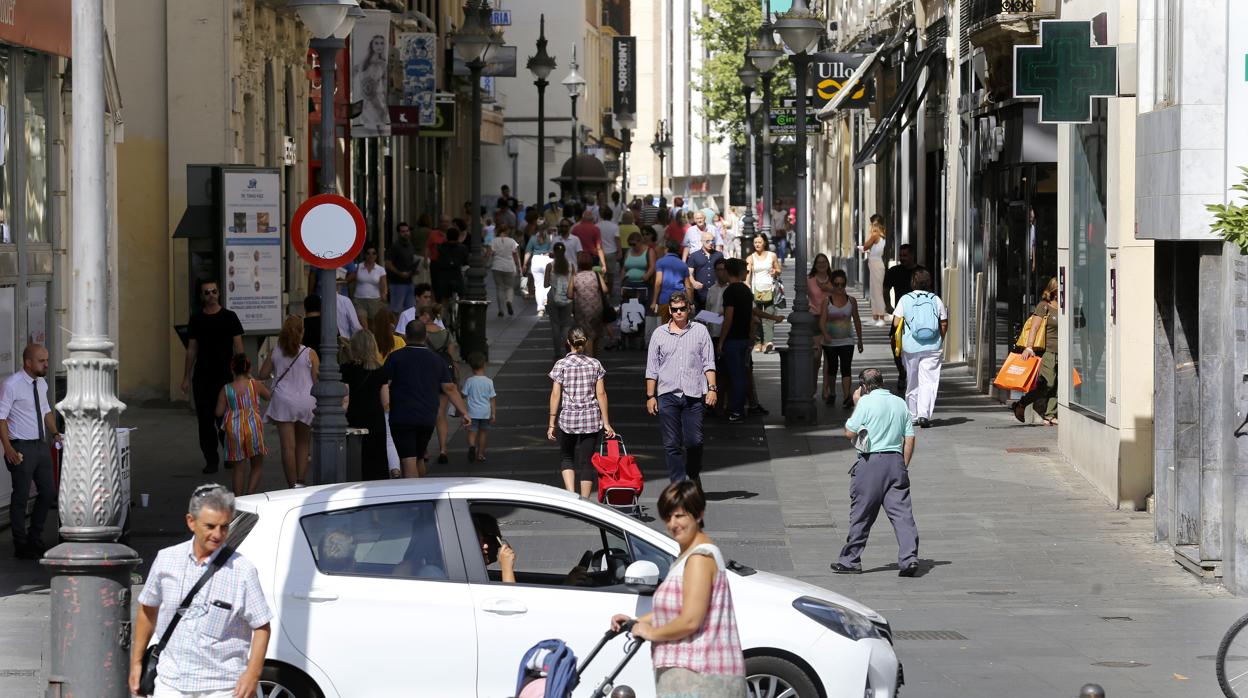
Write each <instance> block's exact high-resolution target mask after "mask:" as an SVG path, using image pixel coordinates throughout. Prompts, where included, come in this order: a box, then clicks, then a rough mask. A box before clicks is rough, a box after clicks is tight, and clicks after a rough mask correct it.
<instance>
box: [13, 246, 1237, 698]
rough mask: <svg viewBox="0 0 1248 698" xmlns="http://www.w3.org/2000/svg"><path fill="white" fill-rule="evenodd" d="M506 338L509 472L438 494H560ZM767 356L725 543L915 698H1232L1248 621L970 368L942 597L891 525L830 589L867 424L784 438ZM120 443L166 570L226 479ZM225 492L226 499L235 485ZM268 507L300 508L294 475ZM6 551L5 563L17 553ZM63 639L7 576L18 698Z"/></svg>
mask: <svg viewBox="0 0 1248 698" xmlns="http://www.w3.org/2000/svg"><path fill="white" fill-rule="evenodd" d="M791 273H792V272H791V267H790V268H789V269H786V274H791ZM790 288H792V286H791V284H790ZM490 320H491V323H490V324H491V329H490V335H491V359H492V360H493V362H494V363H493V364H492V366H491V372H492V373H494V374H495V381H496V386H497V388H498V393H499V399H498V404H499V418H498V424H497V426H496V428H495V429H493V430H492V431H491V432H490V447H489V460H488V462H487V463H485V464H472V465H471V466H469V465H468V464H467V463H466V462H465V458H466V442H465V440H464V435H463V433H461V432H458V431H456V433H455V434H454V435H453V437H452V440H451V447H450V455H451V463H450V465H448V466H441V467H439V466H434V474H437V475H462V474H472V475H487V476H495V477H510V478H517V479H523V480H529V481H535V482H544V483H547V484H552V485H557V484H558V483H559V475H558V472H557V467H558V453H557V451H556V449H555V447H554V445H553V444H550V443H549V442H547V441H546V440H545V434H544V432H545V428H544V425H545V423H546V421H545V420H546V409H547V407H546V401H547V397H548V395H549V379H547V378H546V373H547V372H548V370H549V368H550V351H551V350H550V347H551V340H550V330H549V325H548V324H547V323H546V322H545V321H541V320H538V319H536V318H535V317H533V306H532V304H531V302H529V301H527V300H526V301H524V302H522V303H518V304H517V316H516V317H514V318H504V319H501V320H499V319H498V318H495V317H491V318H490ZM784 327H785V326H784V325H781V326H780V330H781V331H780V332H778V335H779V337H778V339H777V344H781V343H782V342H783V341H784V339H783V338H784V337H785V334H786V333H785V332H784ZM867 343H868V347H867V351H866V353H865V354H862V355H858V356H857V357H856V358H855V366H856V367H861V366H865V365H876V366H879V367H881V368H883V369H885V371H886V377H887V379H888V381H889V383H888V384H889V385H891V381H892V380H893V375H892V362H891V360H889V359H888V357H887V353H886V352H887V349H886V346H885V343H884V330H883V329H879V330H877V329H875V328H868V330H867ZM753 356H754V358H755V362H756V363H755V372H756V377H757V382H758V384H759V387H760V395H761V397H762V401H763V403H764V404H765V405H767V406H768V407H769V408H770V409H771V415H770V416H768V417H766V418H760V417H753V418H750V419H749V420H747V421H746V422H745V423H743V424H738V425H729V424H727V423H726V422H723V421H719V420H713V419H708V421H707V437H706V444H707V449H706V470H705V473H704V476H703V481H704V484H705V486H706V489H707V491H708V495H709V498H710V500H711V503H710V507H709V511H708V517H707V524H708V528H709V530H710V532H711V534H712V535H713V536H714V537H715V538H716V539H717V540H718V541H719V542H720V543H721V544H722V545H723V547H724V549H725V550H726V552H727V553H728V554H729V555H730V556H731V557H735V558H737V559H739V560H741V561H742V562H745V563H747V564H750V565H753V566H756V567H759V568H763V569H768V570H771V571H775V572H779V573H782V574H787V575H791V576H795V577H798V578H801V579H803V580H806V581H810V582H812V583H815V584H819V585H821V586H825V587H827V588H830V589H835V590H837V591H840V592H843V593H845V594H847V595H849V596H851V597H853V598H856V599H859V600H861V601H863V602H864V603H867V604H869V605H871V606H873V607H874V608H876V609H878V610H879V611H880V612H882V613H884V614H885V615H886V616H887V617H888V618H889V620H890V621H891V622H892V624H893V626H894V628H895V629H896V630H897V631H898V635H899V639H898V643H897V649H898V654H899V655H900V656H901V658H902V661H903V662H904V664H905V668H906V677H907V686H906V688H905V690H904V691H903V694H904V695H913V696H924V697H928V698H954V697H957V698H967V697H979V696H983V697H985V698H988V697H993V698H996V697H1000V696H1011V697H1013V696H1019V697H1031V696H1037V697H1038V696H1067V695H1069V696H1074V695H1077V693H1078V690H1079V687H1080V686H1081V685H1082V684H1083V683H1085V682H1088V681H1096V682H1099V683H1101V684H1102V685H1104V686H1105V688H1106V690H1107V694H1108V695H1109V696H1111V698H1112V697H1116V696H1212V695H1217V687H1216V682H1215V680H1214V678H1213V661H1212V655H1213V654H1214V652H1215V651H1216V648H1217V642H1218V639H1219V638H1220V636H1221V634H1222V632H1223V631H1224V630H1225V628H1226V627H1227V626H1228V625H1229V624H1230V622H1231V620H1232V619H1233V618H1234V617H1236V616H1238V615H1239V614H1240V613H1242V612H1244V611H1245V610H1248V604H1246V603H1241V602H1240V601H1238V600H1236V599H1234V598H1233V597H1231V596H1230V595H1229V594H1227V593H1226V592H1225V591H1224V590H1222V589H1221V588H1220V587H1217V586H1213V585H1207V584H1202V583H1201V582H1200V581H1198V580H1196V579H1195V578H1193V577H1191V576H1189V575H1187V574H1186V573H1185V572H1183V571H1182V570H1180V569H1179V568H1178V567H1177V566H1176V565H1175V564H1174V563H1173V562H1172V560H1171V559H1170V556H1169V554H1168V552H1167V550H1166V549H1165V548H1164V547H1162V546H1159V545H1156V544H1154V543H1153V542H1152V540H1151V517H1150V516H1149V515H1147V514H1144V513H1137V512H1124V511H1115V510H1113V508H1112V507H1111V505H1110V504H1109V503H1108V502H1107V501H1106V500H1105V499H1104V498H1102V497H1101V496H1100V495H1099V494H1098V493H1096V492H1095V490H1093V489H1092V487H1091V485H1089V484H1088V483H1087V481H1085V480H1084V479H1083V478H1082V477H1081V476H1080V475H1079V474H1078V473H1076V472H1074V470H1073V469H1072V468H1071V467H1070V466H1069V465H1068V464H1067V463H1065V462H1064V461H1063V460H1062V459H1061V457H1060V455H1059V454H1058V453H1057V444H1056V433H1055V432H1054V431H1053V430H1051V429H1050V428H1046V427H1042V426H1023V425H1020V424H1018V423H1017V422H1015V421H1014V419H1013V417H1012V416H1011V415H1010V413H1009V412H1007V411H1006V410H1004V409H1003V408H1002V407H1001V406H1000V405H999V404H997V403H995V402H992V401H990V400H988V399H987V398H984V397H983V396H980V395H978V394H977V393H975V392H974V390H973V386H972V384H971V381H970V380H969V379H968V378H966V377H965V376H962V375H959V374H958V370H957V368H956V367H955V368H951V369H949V370H947V372H946V375H945V377H944V380H943V381H942V385H941V392H940V397H939V399H938V401H937V408H936V415H935V419H934V426H933V427H932V428H931V429H927V430H922V431H921V432H920V433H919V442H918V451H917V454H916V456H915V459H914V462H913V464H912V468H911V479H912V482H913V496H914V505H915V516H916V519H917V521H918V525H919V531H920V536H921V545H920V557H921V558H922V560H923V574H922V576H921V577H918V578H915V579H900V578H898V577H897V576H896V543H895V540H894V538H893V536H892V532H891V530H890V529H889V525H888V522H887V520H886V519H885V518H884V517H881V519H880V521H878V522H877V524H876V527H875V531H874V535H873V537H872V539H871V542H870V544H869V545H868V547H867V551H866V555H865V557H864V560H863V563H864V569H865V570H866V572H865V573H864V574H862V575H861V576H856V577H840V576H835V575H832V574H831V573H830V571H829V570H828V563H829V562H831V561H832V560H833V559H834V558H835V555H836V553H837V551H838V549H839V547H840V544H841V543H842V542H843V541H844V535H845V529H846V527H847V525H848V513H849V501H848V500H849V498H848V481H849V478H848V474H847V470H848V469H849V466H850V465H851V456H850V451H849V444H848V442H847V441H846V440H845V439H844V438H843V437H842V436H841V433H840V432H841V428H840V427H841V424H842V423H843V420H844V418H845V416H846V413H847V411H846V410H843V409H841V408H840V407H839V406H838V407H825V406H824V405H822V403H821V404H820V405H819V409H820V412H821V419H820V423H819V425H818V426H816V427H809V428H803V429H786V428H785V427H784V426H783V419H782V417H781V416H780V410H779V406H780V405H779V359H778V357H777V356H776V355H761V354H754V355H753ZM601 358H602V360H603V363H604V365H605V366H606V368H607V387H608V391H609V394H610V397H611V415H612V421H613V423H614V426H615V427H616V429H617V430H619V432H620V433H621V434H622V435H623V436H624V438H625V439H626V441H627V445H628V448H629V450H630V452H632V453H634V454H636V455H637V456H638V458H639V461H640V463H641V466H642V469H643V472H644V474H645V476H646V479H647V487H646V492H645V496H644V497H643V503H644V504H645V505H646V506H648V507H649V508H650V511H651V512H653V508H654V499H655V497H656V496H657V494H658V493H659V491H660V490H661V489H662V486H663V484H664V483H665V481H666V470H665V467H664V465H663V460H662V451H661V445H660V443H659V438H658V430H657V426H656V422H655V420H654V419H653V418H652V417H650V416H648V415H646V414H645V412H644V409H643V394H644V383H643V366H644V356H643V354H642V353H641V352H639V351H632V352H624V351H620V352H614V351H613V352H605V353H604V354H603V355H602V357H601ZM122 422H123V424H127V425H133V426H138V427H139V431H138V432H136V433H135V435H134V442H133V443H134V451H135V464H134V472H135V474H134V491H135V492H136V493H139V492H147V493H150V494H151V498H152V506H151V507H150V508H147V509H136V510H135V513H134V535H133V540H132V544H133V546H134V547H135V548H136V549H137V550H138V551H139V552H140V554H141V555H142V556H143V557H144V559H145V560H146V561H148V564H150V561H151V560H152V559H153V557H154V553H155V551H156V550H157V549H159V548H160V547H163V546H165V545H169V544H171V543H174V542H176V541H178V540H181V539H182V538H183V537H184V534H185V528H184V527H183V524H182V523H181V520H180V513H179V511H180V509H181V508H182V507H183V502H184V501H185V497H186V494H187V492H188V491H189V490H190V488H191V487H192V486H193V485H195V484H197V483H199V482H201V481H203V480H204V479H206V476H203V475H200V474H199V465H198V463H197V461H198V460H199V455H198V453H197V449H195V447H194V444H195V431H194V421H193V419H192V417H191V416H190V415H189V414H188V413H187V412H186V409H185V406H184V405H174V404H168V405H146V406H131V409H129V410H128V411H127V412H126V413H125V414H124V416H123V418H122ZM275 436H276V435H275V434H271V435H270V439H271V441H270V443H272V444H275V443H276V438H275ZM217 479H218V480H220V481H221V482H226V481H227V479H228V473H223V474H219V475H218V477H217ZM265 486H266V487H268V488H273V489H276V488H278V487H280V486H281V475H280V466H279V465H278V461H277V456H276V453H274V454H273V455H272V456H271V457H270V463H269V465H268V466H267V472H266V476H265ZM651 525H653V526H656V527H659V526H660V524H659V522H657V521H654V522H652V523H651ZM0 537H3V538H5V539H6V546H7V534H3V535H0ZM5 553H7V547H5V546H0V554H5ZM145 570H146V566H145V567H144V568H143V569H142V570H141V571H145ZM47 634H48V595H47V579H46V575H45V574H44V573H43V571H42V569H41V568H39V567H38V566H37V565H34V564H33V563H26V562H20V561H16V560H13V559H11V558H8V557H4V558H0V695H4V696H35V695H42V694H43V686H44V685H45V682H46V673H47V668H46V661H45V660H44V657H46V656H47V651H48V650H47V645H48V639H47Z"/></svg>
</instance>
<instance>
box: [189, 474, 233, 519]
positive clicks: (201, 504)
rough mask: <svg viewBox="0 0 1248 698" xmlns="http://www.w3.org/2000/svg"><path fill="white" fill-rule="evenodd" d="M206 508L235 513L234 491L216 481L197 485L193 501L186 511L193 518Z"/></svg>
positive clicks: (192, 495)
mask: <svg viewBox="0 0 1248 698" xmlns="http://www.w3.org/2000/svg"><path fill="white" fill-rule="evenodd" d="M204 509H212V510H213V511H220V512H225V513H227V514H233V513H234V493H233V492H231V491H230V490H229V489H228V488H227V487H226V486H225V485H218V484H217V483H215V482H213V483H209V484H207V485H200V486H199V487H196V488H195V491H194V492H191V501H190V503H189V504H188V505H187V507H186V513H188V514H190V515H191V518H193V519H198V518H199V512H201V511H203V510H204Z"/></svg>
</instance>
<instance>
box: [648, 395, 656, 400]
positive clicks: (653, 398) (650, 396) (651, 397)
mask: <svg viewBox="0 0 1248 698" xmlns="http://www.w3.org/2000/svg"><path fill="white" fill-rule="evenodd" d="M646 399H647V400H658V399H659V396H658V395H647V396H646Z"/></svg>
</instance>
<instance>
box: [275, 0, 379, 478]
mask: <svg viewBox="0 0 1248 698" xmlns="http://www.w3.org/2000/svg"><path fill="white" fill-rule="evenodd" d="M286 6H287V7H289V8H291V9H294V10H295V12H296V13H297V14H298V15H299V20H300V21H301V22H302V23H303V25H304V26H305V27H307V28H308V31H309V32H310V33H311V34H312V40H311V41H310V42H309V45H310V46H311V48H312V50H313V51H316V57H317V62H318V63H319V64H320V67H321V71H320V72H321V150H320V153H319V157H320V160H321V172H320V190H321V193H322V194H336V193H338V180H337V174H336V153H335V152H334V150H335V148H334V145H335V142H336V140H337V125H336V124H335V119H334V117H335V116H336V114H335V110H334V88H335V85H336V84H337V72H338V71H337V68H338V52H339V51H341V50H342V48H343V46H345V40H346V38H347V37H348V36H349V35H350V34H351V29H352V28H353V27H354V26H355V22H356V20H357V19H358V18H359V17H360V16H362V15H363V14H364V12H363V10H361V9H360V8H359V5H358V3H356V1H355V0H287V2H286ZM336 273H337V270H336V269H321V270H320V271H318V272H317V283H316V285H317V289H318V291H319V294H320V296H321V336H320V337H317V338H316V340H317V341H319V343H320V351H319V355H320V360H321V361H320V369H319V372H318V373H317V381H316V385H314V386H312V395H313V396H315V397H316V411H315V413H313V416H312V480H313V482H315V483H316V484H327V483H331V482H342V481H343V480H346V477H347V413H346V410H344V409H343V407H342V400H343V398H344V397H346V395H347V387H346V386H345V385H343V383H342V372H341V371H339V369H338V304H337V302H336V301H337V298H336V296H335V294H336V293H337V292H338V289H337V278H336Z"/></svg>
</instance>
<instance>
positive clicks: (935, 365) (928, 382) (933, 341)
mask: <svg viewBox="0 0 1248 698" xmlns="http://www.w3.org/2000/svg"><path fill="white" fill-rule="evenodd" d="M910 286H911V288H913V289H914V290H912V291H911V292H910V293H907V294H906V295H904V296H902V297H901V299H900V300H898V301H897V307H896V308H894V309H893V326H894V328H893V329H894V331H896V330H897V327H896V326H897V325H901V328H900V329H901V361H902V364H903V365H904V366H905V367H906V407H908V408H909V409H910V419H911V420H912V421H913V422H914V423H915V424H917V425H918V426H920V427H929V426H931V419H932V408H933V407H934V406H935V404H936V391H937V390H938V389H939V388H940V365H941V354H942V352H943V350H944V341H945V333H946V332H948V331H949V313H948V311H947V310H946V309H945V304H944V303H943V302H942V301H941V300H940V296H938V295H936V294H935V293H932V274H931V272H929V271H928V270H926V269H923V268H921V267H920V268H918V269H916V270H915V271H914V274H912V275H911V277H910Z"/></svg>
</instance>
